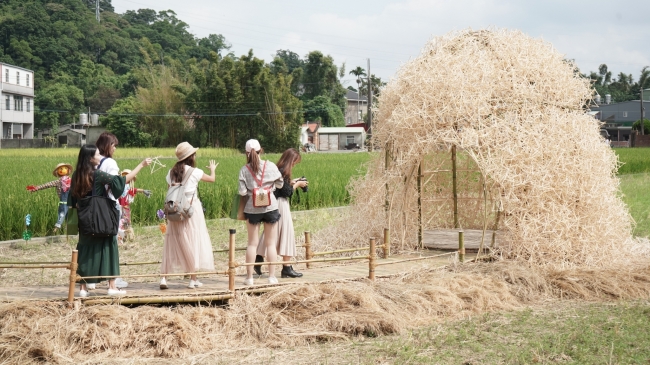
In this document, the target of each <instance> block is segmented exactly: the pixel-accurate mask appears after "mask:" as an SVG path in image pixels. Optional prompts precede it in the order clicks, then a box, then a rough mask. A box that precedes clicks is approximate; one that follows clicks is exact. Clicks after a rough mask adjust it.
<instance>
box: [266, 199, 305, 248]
mask: <svg viewBox="0 0 650 365" xmlns="http://www.w3.org/2000/svg"><path fill="white" fill-rule="evenodd" d="M278 212H279V213H280V221H278V223H276V224H274V225H273V228H274V229H278V230H279V232H278V243H277V245H276V249H277V250H278V252H277V254H278V255H280V256H289V257H295V256H296V233H295V231H294V230H293V219H291V207H290V206H289V201H288V200H287V198H278ZM257 254H258V255H260V256H266V247H264V233H262V236H261V237H260V242H259V243H258V245H257Z"/></svg>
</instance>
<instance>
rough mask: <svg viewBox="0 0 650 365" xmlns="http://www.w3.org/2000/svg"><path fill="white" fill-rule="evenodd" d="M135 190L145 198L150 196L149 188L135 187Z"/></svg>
mask: <svg viewBox="0 0 650 365" xmlns="http://www.w3.org/2000/svg"><path fill="white" fill-rule="evenodd" d="M136 192H137V193H142V194H144V196H146V197H147V198H150V197H151V190H145V189H137V190H136Z"/></svg>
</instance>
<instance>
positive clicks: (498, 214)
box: [490, 204, 501, 250]
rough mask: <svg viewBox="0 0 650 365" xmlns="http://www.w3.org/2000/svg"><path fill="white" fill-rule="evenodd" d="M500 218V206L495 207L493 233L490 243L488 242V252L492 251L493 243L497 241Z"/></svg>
mask: <svg viewBox="0 0 650 365" xmlns="http://www.w3.org/2000/svg"><path fill="white" fill-rule="evenodd" d="M500 217H501V204H498V206H497V217H496V222H495V223H494V231H492V242H490V250H493V249H494V243H495V242H496V240H497V230H498V229H499V218H500Z"/></svg>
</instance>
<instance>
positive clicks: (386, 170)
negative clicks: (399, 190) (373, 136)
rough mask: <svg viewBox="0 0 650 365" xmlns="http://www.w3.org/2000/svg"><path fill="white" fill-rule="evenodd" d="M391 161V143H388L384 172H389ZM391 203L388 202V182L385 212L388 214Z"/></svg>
mask: <svg viewBox="0 0 650 365" xmlns="http://www.w3.org/2000/svg"><path fill="white" fill-rule="evenodd" d="M389 161H390V143H386V146H385V147H384V171H385V172H388V163H389ZM389 205H390V202H389V201H388V182H386V201H385V202H384V210H385V211H386V213H388V210H389Z"/></svg>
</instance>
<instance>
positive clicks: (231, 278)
mask: <svg viewBox="0 0 650 365" xmlns="http://www.w3.org/2000/svg"><path fill="white" fill-rule="evenodd" d="M235 233H237V231H236V230H234V229H231V230H230V242H228V290H230V291H235Z"/></svg>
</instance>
